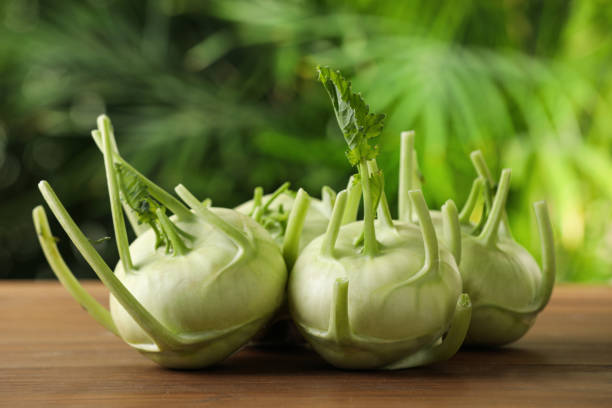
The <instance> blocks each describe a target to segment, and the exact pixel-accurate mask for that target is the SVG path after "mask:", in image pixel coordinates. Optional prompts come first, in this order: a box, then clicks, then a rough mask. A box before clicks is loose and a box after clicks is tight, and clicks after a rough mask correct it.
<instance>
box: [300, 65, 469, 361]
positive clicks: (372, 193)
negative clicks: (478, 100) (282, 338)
mask: <svg viewBox="0 0 612 408" xmlns="http://www.w3.org/2000/svg"><path fill="white" fill-rule="evenodd" d="M318 72H319V80H320V81H321V82H322V84H323V86H324V87H325V90H326V91H327V93H328V95H329V96H330V99H331V101H332V105H333V107H334V111H335V114H336V118H337V120H338V124H339V126H340V130H341V131H342V133H343V136H344V138H345V141H346V142H347V144H348V150H347V152H346V155H347V158H348V159H349V162H350V163H351V165H353V166H357V168H358V172H359V175H358V180H359V183H360V184H361V187H362V188H361V190H362V194H363V204H364V205H363V209H364V220H363V222H352V223H349V224H344V225H343V221H345V217H344V211H345V207H346V201H347V192H346V191H343V192H341V193H340V194H338V197H337V198H336V202H335V205H334V209H333V213H332V217H331V220H330V222H329V226H328V228H327V231H326V233H325V235H323V236H321V237H319V238H316V239H315V240H313V241H312V242H311V243H310V244H309V245H308V246H307V247H306V248H304V250H303V251H302V253H301V254H300V255H299V257H298V259H297V261H296V263H295V265H294V267H293V270H292V272H291V274H290V279H289V286H288V299H289V309H290V311H291V315H292V316H293V319H294V321H295V323H296V325H297V326H298V328H299V329H300V331H301V332H302V334H303V335H304V337H305V338H306V339H307V340H308V341H309V343H310V344H311V345H312V346H313V347H314V349H315V350H316V351H317V352H318V353H319V354H320V355H321V356H322V357H323V358H324V359H325V360H327V361H328V362H330V363H331V364H333V365H335V366H337V367H342V368H350V369H371V368H388V369H398V368H406V367H412V366H416V365H422V364H428V363H431V362H434V361H439V360H442V359H446V358H449V357H451V356H452V355H453V354H454V353H455V352H456V351H457V349H458V348H459V346H460V345H461V343H462V342H463V339H464V337H465V333H466V330H467V327H468V322H469V316H470V305H469V298H468V297H467V295H466V296H463V295H461V289H462V288H461V278H460V275H459V271H458V269H457V264H456V262H455V260H454V258H453V254H452V253H451V252H450V251H449V250H447V249H446V248H444V247H442V246H440V245H438V239H437V237H436V233H435V230H434V227H433V224H432V222H431V218H430V216H429V211H428V209H427V205H426V204H425V200H424V198H423V196H422V194H421V192H420V191H412V192H410V193H409V196H410V199H411V202H412V203H413V205H414V207H415V209H416V213H417V215H418V218H419V221H420V228H418V227H417V226H415V225H414V224H412V223H403V222H394V221H393V220H392V219H391V216H390V213H389V210H388V206H387V204H386V198H385V195H384V189H383V184H384V183H383V177H382V173H381V172H380V171H378V169H377V168H376V167H375V162H374V161H373V160H374V159H375V157H376V154H377V148H376V146H375V144H374V143H373V139H374V138H376V137H378V136H379V135H380V133H381V132H382V127H383V120H384V115H376V114H373V113H370V112H369V108H368V106H367V105H365V103H364V101H363V99H362V98H361V96H360V95H358V94H355V93H353V92H352V91H351V85H350V82H348V81H347V80H346V79H345V78H343V77H342V75H341V74H340V73H339V72H337V71H332V70H330V69H328V68H323V67H319V68H318ZM368 166H369V168H368ZM379 203H380V206H379ZM349 207H350V206H349ZM377 208H378V213H379V220H378V221H377V222H375V219H374V218H375V212H376V209H377ZM449 208H450V206H447V207H445V213H446V215H447V217H446V218H447V219H450V218H452V211H448V209H449ZM455 215H456V212H455ZM450 224H451V225H454V226H455V228H456V231H455V232H454V233H453V234H452V236H453V237H458V236H459V231H458V221H457V222H451V223H450ZM457 244H458V245H459V243H457Z"/></svg>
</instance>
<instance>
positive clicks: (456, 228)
mask: <svg viewBox="0 0 612 408" xmlns="http://www.w3.org/2000/svg"><path fill="white" fill-rule="evenodd" d="M442 217H443V220H442V221H443V229H444V239H445V241H446V243H447V244H448V249H450V251H451V253H452V254H453V257H454V258H455V262H456V263H457V265H459V264H460V263H461V226H460V225H459V216H458V215H457V206H455V202H454V201H453V200H448V201H446V203H444V205H443V206H442Z"/></svg>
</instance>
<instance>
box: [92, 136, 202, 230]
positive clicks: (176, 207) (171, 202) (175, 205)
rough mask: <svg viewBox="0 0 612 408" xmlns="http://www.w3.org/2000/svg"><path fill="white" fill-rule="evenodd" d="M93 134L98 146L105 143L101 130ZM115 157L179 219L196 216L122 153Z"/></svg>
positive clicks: (114, 155)
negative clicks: (130, 162)
mask: <svg viewBox="0 0 612 408" xmlns="http://www.w3.org/2000/svg"><path fill="white" fill-rule="evenodd" d="M91 136H92V137H93V139H94V141H95V142H96V145H98V147H101V146H103V143H102V134H101V133H100V131H98V130H94V131H92V132H91ZM102 149H103V148H102ZM102 152H104V151H103V150H102ZM113 158H114V159H115V163H117V164H120V165H122V166H125V168H127V169H128V170H129V171H131V172H132V173H134V174H135V175H136V176H137V177H138V179H139V180H140V181H141V182H142V183H143V184H144V185H146V186H147V188H148V189H149V192H150V193H151V195H152V196H153V197H154V198H155V199H156V200H157V201H159V202H160V203H161V204H162V205H163V206H165V207H166V208H168V209H169V210H170V211H172V212H173V213H174V214H176V216H177V217H178V219H179V220H181V221H188V220H192V219H193V217H194V215H193V213H192V212H191V211H189V210H188V209H187V208H186V207H185V206H184V205H183V204H182V203H181V202H180V201H179V200H177V199H176V198H175V197H173V196H172V195H171V194H169V193H168V192H167V191H166V190H164V189H163V188H161V187H160V186H158V185H157V184H155V183H153V182H152V181H151V180H149V179H148V178H147V177H145V176H144V175H143V174H142V173H140V172H139V171H138V170H136V169H135V168H134V167H132V165H131V164H129V163H128V162H127V161H125V159H124V158H123V157H121V155H119V153H117V152H113Z"/></svg>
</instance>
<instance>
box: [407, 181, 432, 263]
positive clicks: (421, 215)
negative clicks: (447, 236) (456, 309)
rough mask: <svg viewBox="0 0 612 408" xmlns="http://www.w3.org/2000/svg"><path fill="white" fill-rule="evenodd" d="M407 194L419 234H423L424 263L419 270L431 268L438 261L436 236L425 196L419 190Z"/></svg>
mask: <svg viewBox="0 0 612 408" xmlns="http://www.w3.org/2000/svg"><path fill="white" fill-rule="evenodd" d="M408 195H409V196H410V199H411V200H412V207H413V209H414V211H415V212H416V216H417V219H418V221H419V225H420V227H421V234H422V235H423V245H424V248H425V263H424V265H423V268H422V269H421V271H427V270H430V269H431V268H434V267H437V265H438V263H439V261H440V252H439V249H438V238H437V236H436V230H435V229H434V226H433V222H432V221H431V215H430V214H429V208H427V203H426V202H425V197H423V193H422V192H421V190H411V191H409V192H408ZM419 275H420V273H419Z"/></svg>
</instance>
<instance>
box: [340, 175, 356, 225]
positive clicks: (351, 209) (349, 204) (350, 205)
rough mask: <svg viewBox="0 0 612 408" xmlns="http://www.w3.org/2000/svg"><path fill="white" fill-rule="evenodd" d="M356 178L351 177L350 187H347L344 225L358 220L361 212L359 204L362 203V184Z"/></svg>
mask: <svg viewBox="0 0 612 408" xmlns="http://www.w3.org/2000/svg"><path fill="white" fill-rule="evenodd" d="M356 178H357V177H356V176H354V175H353V176H351V178H350V179H349V182H348V185H347V186H346V190H347V192H348V193H347V198H346V208H345V209H344V216H343V217H342V225H344V224H348V223H350V222H353V221H355V220H356V219H357V213H358V212H359V202H360V201H361V183H360V182H358V181H356Z"/></svg>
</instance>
